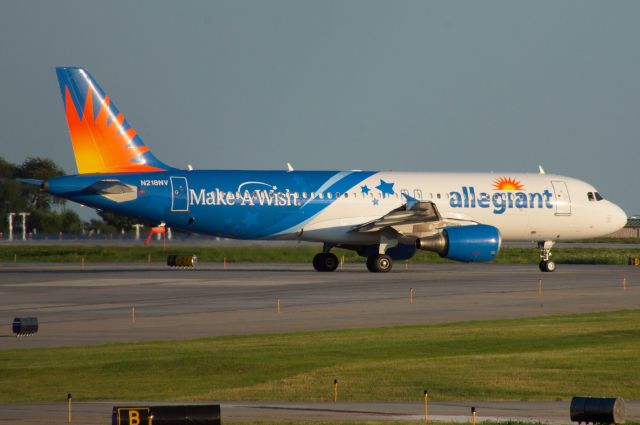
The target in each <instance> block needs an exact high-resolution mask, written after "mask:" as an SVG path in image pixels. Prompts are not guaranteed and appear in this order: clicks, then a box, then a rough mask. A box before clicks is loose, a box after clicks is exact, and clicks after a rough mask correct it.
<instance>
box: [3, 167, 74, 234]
mask: <svg viewBox="0 0 640 425" xmlns="http://www.w3.org/2000/svg"><path fill="white" fill-rule="evenodd" d="M62 175H64V171H63V170H62V169H61V168H60V167H58V166H57V165H56V164H55V163H54V162H53V161H51V160H50V159H45V158H27V159H26V160H25V161H24V162H23V163H22V164H20V165H14V164H11V163H10V162H8V161H6V160H5V159H4V158H1V157H0V179H1V180H2V184H0V214H2V217H0V225H1V228H2V229H3V231H6V228H7V224H8V223H7V214H8V213H9V212H22V211H25V212H29V213H31V215H30V216H29V218H28V223H29V229H38V231H39V232H45V233H58V232H65V233H80V232H81V231H82V221H81V220H80V217H78V215H77V214H76V213H74V212H73V211H65V210H64V209H63V210H62V211H55V210H53V207H54V206H55V207H57V208H64V203H65V201H64V199H59V198H54V197H52V196H50V195H48V194H46V193H44V192H42V191H41V190H40V188H38V187H37V186H33V185H28V184H23V183H18V182H17V181H16V180H15V179H16V178H30V179H38V180H47V179H50V178H52V177H57V176H62Z"/></svg>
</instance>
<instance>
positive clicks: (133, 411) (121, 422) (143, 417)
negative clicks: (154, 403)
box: [117, 407, 153, 425]
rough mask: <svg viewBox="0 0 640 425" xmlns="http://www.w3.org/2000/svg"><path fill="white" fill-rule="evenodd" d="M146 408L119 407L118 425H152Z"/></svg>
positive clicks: (148, 410)
mask: <svg viewBox="0 0 640 425" xmlns="http://www.w3.org/2000/svg"><path fill="white" fill-rule="evenodd" d="M149 412H150V409H149V408H148V407H120V408H118V412H117V414H118V418H117V424H118V425H153V424H152V420H153V419H152V417H151V416H150V415H149Z"/></svg>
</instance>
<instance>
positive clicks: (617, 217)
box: [606, 202, 627, 233]
mask: <svg viewBox="0 0 640 425" xmlns="http://www.w3.org/2000/svg"><path fill="white" fill-rule="evenodd" d="M606 221H607V227H608V228H609V229H611V232H610V233H613V232H617V231H618V230H620V229H622V228H623V227H624V226H625V225H626V224H627V214H626V213H625V212H624V210H623V209H622V208H620V207H619V206H617V205H616V204H614V203H612V202H609V205H608V206H607V213H606Z"/></svg>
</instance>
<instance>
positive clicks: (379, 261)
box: [367, 254, 393, 273]
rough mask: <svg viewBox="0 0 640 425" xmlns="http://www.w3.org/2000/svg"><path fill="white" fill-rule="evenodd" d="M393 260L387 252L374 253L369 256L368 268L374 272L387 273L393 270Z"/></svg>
mask: <svg viewBox="0 0 640 425" xmlns="http://www.w3.org/2000/svg"><path fill="white" fill-rule="evenodd" d="M392 266H393V261H392V260H391V257H389V256H388V255H385V254H377V255H372V256H371V257H369V258H367V269H369V271H370V272H374V273H387V272H388V271H390V270H391V267H392Z"/></svg>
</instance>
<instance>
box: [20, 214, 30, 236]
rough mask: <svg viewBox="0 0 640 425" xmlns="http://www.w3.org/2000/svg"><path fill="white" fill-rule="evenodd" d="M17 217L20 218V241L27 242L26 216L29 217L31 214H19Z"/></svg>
mask: <svg viewBox="0 0 640 425" xmlns="http://www.w3.org/2000/svg"><path fill="white" fill-rule="evenodd" d="M18 215H19V216H20V217H22V240H23V241H26V240H27V216H28V215H31V213H28V212H21V213H19V214H18Z"/></svg>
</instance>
